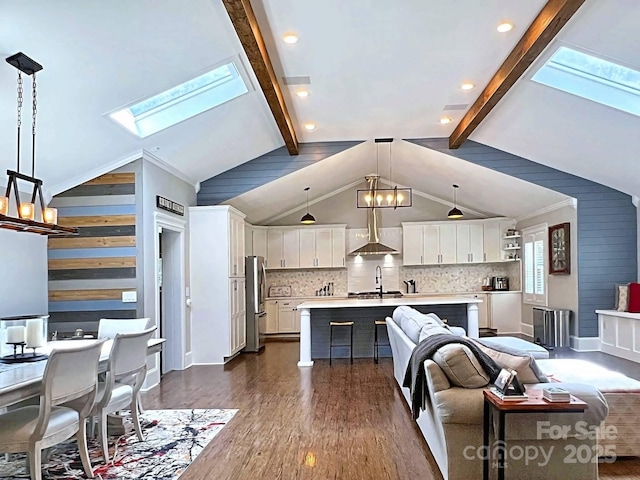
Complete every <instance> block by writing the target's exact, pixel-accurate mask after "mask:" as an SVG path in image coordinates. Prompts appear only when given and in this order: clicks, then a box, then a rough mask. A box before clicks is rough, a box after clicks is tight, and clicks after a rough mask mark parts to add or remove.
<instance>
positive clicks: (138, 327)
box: [98, 317, 151, 338]
mask: <svg viewBox="0 0 640 480" xmlns="http://www.w3.org/2000/svg"><path fill="white" fill-rule="evenodd" d="M150 323H151V319H150V318H148V317H147V318H101V319H100V321H99V322H98V338H115V336H116V334H117V333H133V332H141V331H143V330H145V329H146V328H148V327H150V326H151V325H150Z"/></svg>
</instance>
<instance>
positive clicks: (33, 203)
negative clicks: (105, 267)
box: [0, 52, 78, 235]
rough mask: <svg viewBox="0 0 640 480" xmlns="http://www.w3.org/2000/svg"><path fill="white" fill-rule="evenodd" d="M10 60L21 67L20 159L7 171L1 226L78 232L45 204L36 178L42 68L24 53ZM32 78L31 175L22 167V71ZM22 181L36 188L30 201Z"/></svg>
mask: <svg viewBox="0 0 640 480" xmlns="http://www.w3.org/2000/svg"><path fill="white" fill-rule="evenodd" d="M6 61H7V63H9V64H10V65H12V66H14V67H15V68H16V69H17V70H18V80H17V94H18V95H17V98H18V108H17V112H18V116H17V130H18V135H17V155H16V157H17V159H16V170H7V176H8V181H7V190H6V193H5V196H4V197H0V228H5V229H9V230H15V231H19V232H30V233H37V234H40V235H75V234H77V233H78V229H77V228H74V227H66V226H62V225H58V212H57V210H56V209H55V208H49V207H47V206H46V205H45V202H44V197H43V194H42V180H41V179H39V178H36V177H35V167H36V115H37V103H38V102H37V84H36V73H37V72H39V71H40V70H42V65H40V64H39V63H38V62H36V61H35V60H33V59H31V58H30V57H28V56H27V55H25V54H24V53H22V52H19V53H16V54H15V55H11V56H10V57H7V58H6ZM23 73H24V74H26V75H29V76H31V78H32V103H31V175H25V174H23V173H21V170H20V155H21V144H20V140H21V130H22V105H23V91H24V90H23V80H22V74H23ZM18 181H23V182H27V183H30V184H31V185H32V187H33V190H32V193H31V199H30V201H28V202H25V201H22V199H21V198H20V190H19V188H18ZM12 193H13V198H14V199H15V210H14V209H13V208H12V207H11V198H12V196H11V194H12Z"/></svg>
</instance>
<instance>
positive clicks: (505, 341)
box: [482, 337, 549, 360]
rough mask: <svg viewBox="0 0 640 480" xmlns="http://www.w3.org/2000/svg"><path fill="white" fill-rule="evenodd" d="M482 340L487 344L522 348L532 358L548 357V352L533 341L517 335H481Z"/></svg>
mask: <svg viewBox="0 0 640 480" xmlns="http://www.w3.org/2000/svg"><path fill="white" fill-rule="evenodd" d="M482 341H483V342H484V343H486V344H487V345H492V344H495V345H502V346H504V347H509V348H513V349H515V350H522V351H524V352H528V353H530V354H531V355H533V358H535V359H536V360H538V359H539V358H549V352H548V351H547V350H546V349H545V348H543V347H541V346H540V345H536V344H535V343H531V342H527V341H526V340H523V339H521V338H518V337H482Z"/></svg>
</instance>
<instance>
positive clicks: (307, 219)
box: [300, 187, 316, 225]
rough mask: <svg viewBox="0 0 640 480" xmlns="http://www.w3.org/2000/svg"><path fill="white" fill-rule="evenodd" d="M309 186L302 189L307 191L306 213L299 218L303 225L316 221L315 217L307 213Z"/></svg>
mask: <svg viewBox="0 0 640 480" xmlns="http://www.w3.org/2000/svg"><path fill="white" fill-rule="evenodd" d="M309 188H311V187H307V188H305V189H304V191H305V192H307V213H305V214H304V215H303V217H302V218H301V219H300V223H304V224H305V225H311V224H313V223H316V218H315V217H314V216H313V215H311V214H310V213H309Z"/></svg>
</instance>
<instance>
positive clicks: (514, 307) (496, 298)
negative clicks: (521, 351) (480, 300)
mask: <svg viewBox="0 0 640 480" xmlns="http://www.w3.org/2000/svg"><path fill="white" fill-rule="evenodd" d="M488 297H489V314H490V316H491V325H490V326H491V328H496V329H497V330H498V334H500V335H502V334H506V333H520V329H521V326H520V323H521V320H522V294H521V293H520V292H502V293H491V294H489V295H488Z"/></svg>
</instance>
